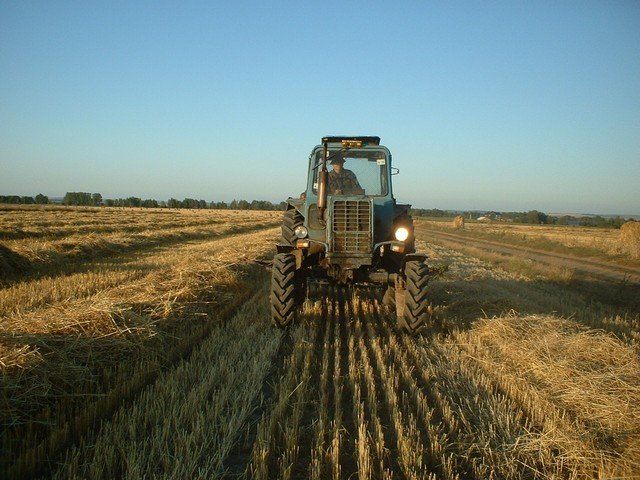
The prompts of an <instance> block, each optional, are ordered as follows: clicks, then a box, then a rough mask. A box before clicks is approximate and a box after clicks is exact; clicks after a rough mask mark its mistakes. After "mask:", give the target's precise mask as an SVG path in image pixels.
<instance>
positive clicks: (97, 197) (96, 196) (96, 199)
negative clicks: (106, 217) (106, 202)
mask: <svg viewBox="0 0 640 480" xmlns="http://www.w3.org/2000/svg"><path fill="white" fill-rule="evenodd" d="M91 205H95V206H98V205H102V194H100V193H93V194H92V195H91Z"/></svg>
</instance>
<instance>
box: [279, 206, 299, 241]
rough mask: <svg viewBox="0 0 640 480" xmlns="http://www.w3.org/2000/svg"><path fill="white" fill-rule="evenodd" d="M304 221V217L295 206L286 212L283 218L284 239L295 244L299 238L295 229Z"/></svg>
mask: <svg viewBox="0 0 640 480" xmlns="http://www.w3.org/2000/svg"><path fill="white" fill-rule="evenodd" d="M303 223H304V217H303V216H302V215H301V214H300V212H298V210H296V209H295V208H292V209H290V210H287V211H286V212H284V216H283V218H282V240H283V241H284V242H286V243H288V244H289V245H295V244H296V240H297V239H298V237H296V234H295V233H294V232H295V229H296V227H298V226H300V225H302V224H303Z"/></svg>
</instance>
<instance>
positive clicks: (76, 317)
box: [0, 209, 276, 475]
mask: <svg viewBox="0 0 640 480" xmlns="http://www.w3.org/2000/svg"><path fill="white" fill-rule="evenodd" d="M53 212H54V213H56V214H59V213H65V214H69V210H66V209H65V210H53ZM71 212H72V213H73V214H77V215H79V216H81V217H82V218H85V219H86V218H91V217H88V215H90V214H88V213H87V212H86V211H84V210H82V209H72V210H71ZM18 213H24V214H27V215H32V214H36V213H37V214H38V215H45V216H46V215H49V214H50V213H51V212H50V211H48V210H45V211H37V212H32V211H31V210H26V211H23V210H19V211H18ZM102 213H103V212H102V209H100V210H99V211H98V212H95V213H92V214H93V215H98V214H102ZM249 213H251V215H244V213H243V214H242V215H240V216H238V217H239V219H241V220H242V222H243V225H244V226H245V227H243V229H244V228H246V229H247V230H251V229H258V230H260V229H261V228H263V225H264V224H265V219H264V218H260V217H259V216H258V214H256V213H255V212H249ZM110 214H112V213H110ZM229 214H231V216H230V217H229V216H227V215H229ZM136 215H137V216H136ZM153 215H156V216H157V214H152V213H150V212H148V211H136V212H135V215H133V218H131V219H129V222H130V223H135V222H138V224H139V225H142V224H144V222H147V221H149V217H150V216H153ZM176 215H177V216H181V215H183V212H175V213H173V214H165V215H164V216H163V218H166V219H170V217H172V216H176ZM227 215H224V216H223V218H222V221H223V222H225V221H226V222H229V223H228V224H227V225H225V224H222V225H221V227H219V230H212V231H211V234H210V235H209V236H208V237H205V238H203V239H201V240H198V241H194V240H193V236H191V237H190V236H189V234H188V232H186V234H185V235H184V236H185V240H189V241H182V242H179V243H174V244H173V246H172V248H170V249H169V248H164V244H163V243H162V242H157V243H147V244H145V248H144V249H143V251H142V254H138V255H132V254H130V252H128V251H126V249H125V251H124V252H122V253H120V254H112V255H109V256H108V257H106V258H105V257H104V256H103V255H101V254H100V255H97V256H96V255H89V256H88V258H86V259H84V260H83V261H78V262H77V265H76V267H77V268H75V269H72V270H71V271H64V267H63V266H62V265H59V264H57V263H56V262H53V263H50V264H48V265H47V270H46V271H47V272H48V273H49V275H47V276H38V275H36V276H33V275H30V273H32V272H31V271H30V270H29V271H27V272H26V273H28V275H26V276H24V277H13V279H12V281H11V282H10V284H9V286H7V287H5V288H3V289H0V306H1V307H2V309H1V310H0V320H1V321H0V370H1V371H2V374H3V375H2V377H1V379H0V381H1V383H2V392H3V395H2V399H1V402H0V412H1V418H2V431H1V441H2V448H3V451H5V452H10V453H11V454H12V455H13V456H14V458H12V459H9V457H8V456H4V455H3V465H2V467H3V470H4V469H9V470H6V471H7V472H12V474H11V475H24V474H26V473H27V472H34V471H37V470H38V469H39V468H40V467H41V465H42V463H41V462H42V461H43V460H44V459H45V458H46V457H45V456H49V455H54V454H55V452H58V451H60V449H61V448H63V447H64V446H66V445H67V443H68V442H69V441H70V440H71V439H72V438H73V437H74V436H75V435H78V433H79V432H83V431H84V430H86V428H87V427H88V426H89V425H90V424H91V423H92V422H94V421H95V420H96V419H99V418H101V417H102V416H104V415H108V414H109V412H111V411H113V410H114V409H115V408H116V407H117V406H118V405H119V404H120V403H121V402H122V401H123V400H124V399H126V398H129V397H130V396H131V395H136V394H137V392H139V391H140V389H141V388H143V387H144V386H145V385H147V384H148V383H149V382H151V381H152V380H153V379H155V377H156V376H157V375H158V373H159V371H160V368H161V367H162V366H163V365H166V364H168V363H171V362H173V361H175V359H177V358H179V357H180V356H181V355H183V354H185V353H186V352H188V351H190V349H191V348H193V346H194V345H195V344H197V343H198V342H199V341H200V339H201V338H203V336H205V335H206V334H207V332H208V331H209V330H210V329H211V328H212V326H213V325H214V323H213V322H211V321H208V319H209V318H210V317H211V316H212V315H213V314H215V318H219V319H223V318H224V317H225V316H226V315H227V314H228V312H230V311H231V310H232V309H233V308H235V307H236V306H237V305H239V304H240V303H241V302H242V301H243V299H245V298H246V296H247V295H248V294H249V293H250V291H251V281H252V277H254V276H255V273H256V272H259V271H261V270H260V268H259V267H258V268H252V267H250V265H249V264H247V260H250V259H251V258H255V257H257V256H260V255H263V253H264V251H265V249H267V248H268V243H269V239H271V238H274V237H275V235H276V231H275V230H269V231H263V232H261V233H257V234H251V233H249V234H240V235H238V234H235V236H233V237H232V238H233V240H232V241H228V240H227V238H228V236H229V235H232V233H231V232H232V231H233V229H234V228H235V224H233V220H230V219H231V218H233V217H235V215H234V214H233V212H227ZM268 217H269V216H268V215H267V220H268ZM177 218H178V219H179V217H177ZM195 218H196V219H197V216H196V217H195ZM68 220H69V219H68V218H67V217H66V216H60V217H57V219H52V218H45V219H40V221H41V223H46V224H47V225H48V227H46V228H49V227H50V226H51V225H52V224H57V223H56V222H58V223H65V222H68ZM126 220H127V219H126V218H121V219H120V221H126ZM205 220H206V218H205ZM213 220H214V219H213V218H210V219H209V221H210V223H212V224H213V223H214V222H213ZM78 221H79V220H78ZM175 221H176V219H174V220H169V221H168V223H167V224H166V225H165V226H166V227H167V230H162V228H157V229H156V233H154V235H156V237H157V238H167V235H166V233H167V231H170V232H171V233H170V235H173V234H174V233H175V228H176V227H175ZM22 222H23V223H25V224H30V223H29V222H32V223H33V222H35V220H33V219H31V220H24V219H23V220H22ZM216 222H217V223H220V221H219V220H216ZM3 226H4V224H3ZM34 228H35V227H34ZM180 228H181V227H180ZM219 232H226V234H225V235H226V236H225V235H222V236H221V235H220V233H219ZM183 233H184V232H183ZM183 233H181V234H180V235H183ZM118 235H121V236H122V238H123V239H124V240H122V241H124V242H127V241H130V242H131V243H130V244H135V243H136V242H137V241H138V240H136V239H133V240H127V238H126V235H125V234H124V233H120V234H118ZM198 235H199V234H198ZM85 237H89V238H92V237H93V235H92V234H89V235H85V236H84V237H83V238H82V239H80V240H79V242H80V243H83V242H85V240H86V239H85ZM42 238H46V235H43V237H42ZM216 238H219V239H216ZM33 241H34V240H33V238H23V239H21V240H19V241H18V240H16V241H15V242H20V244H21V246H22V247H23V248H27V246H28V245H30V244H31V242H33ZM56 241H61V242H64V241H65V238H64V237H61V238H60V239H59V240H56ZM83 244H84V245H86V244H87V243H86V242H85V243H83ZM238 244H240V245H242V246H243V247H242V249H238V248H237V245H238ZM56 266H59V267H60V268H61V269H62V270H63V271H60V269H58V270H56ZM252 272H253V273H252Z"/></svg>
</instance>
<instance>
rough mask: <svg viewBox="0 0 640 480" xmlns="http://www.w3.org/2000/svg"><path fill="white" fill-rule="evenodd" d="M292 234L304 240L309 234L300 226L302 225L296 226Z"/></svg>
mask: <svg viewBox="0 0 640 480" xmlns="http://www.w3.org/2000/svg"><path fill="white" fill-rule="evenodd" d="M293 233H294V234H295V236H296V237H298V238H304V237H306V236H307V235H308V234H309V231H308V230H307V228H306V227H304V226H302V225H298V226H297V227H296V228H295V230H294V231H293Z"/></svg>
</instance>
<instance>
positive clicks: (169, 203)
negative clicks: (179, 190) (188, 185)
mask: <svg viewBox="0 0 640 480" xmlns="http://www.w3.org/2000/svg"><path fill="white" fill-rule="evenodd" d="M167 207H169V208H180V207H182V202H180V200H176V199H175V198H170V199H169V200H168V201H167Z"/></svg>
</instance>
